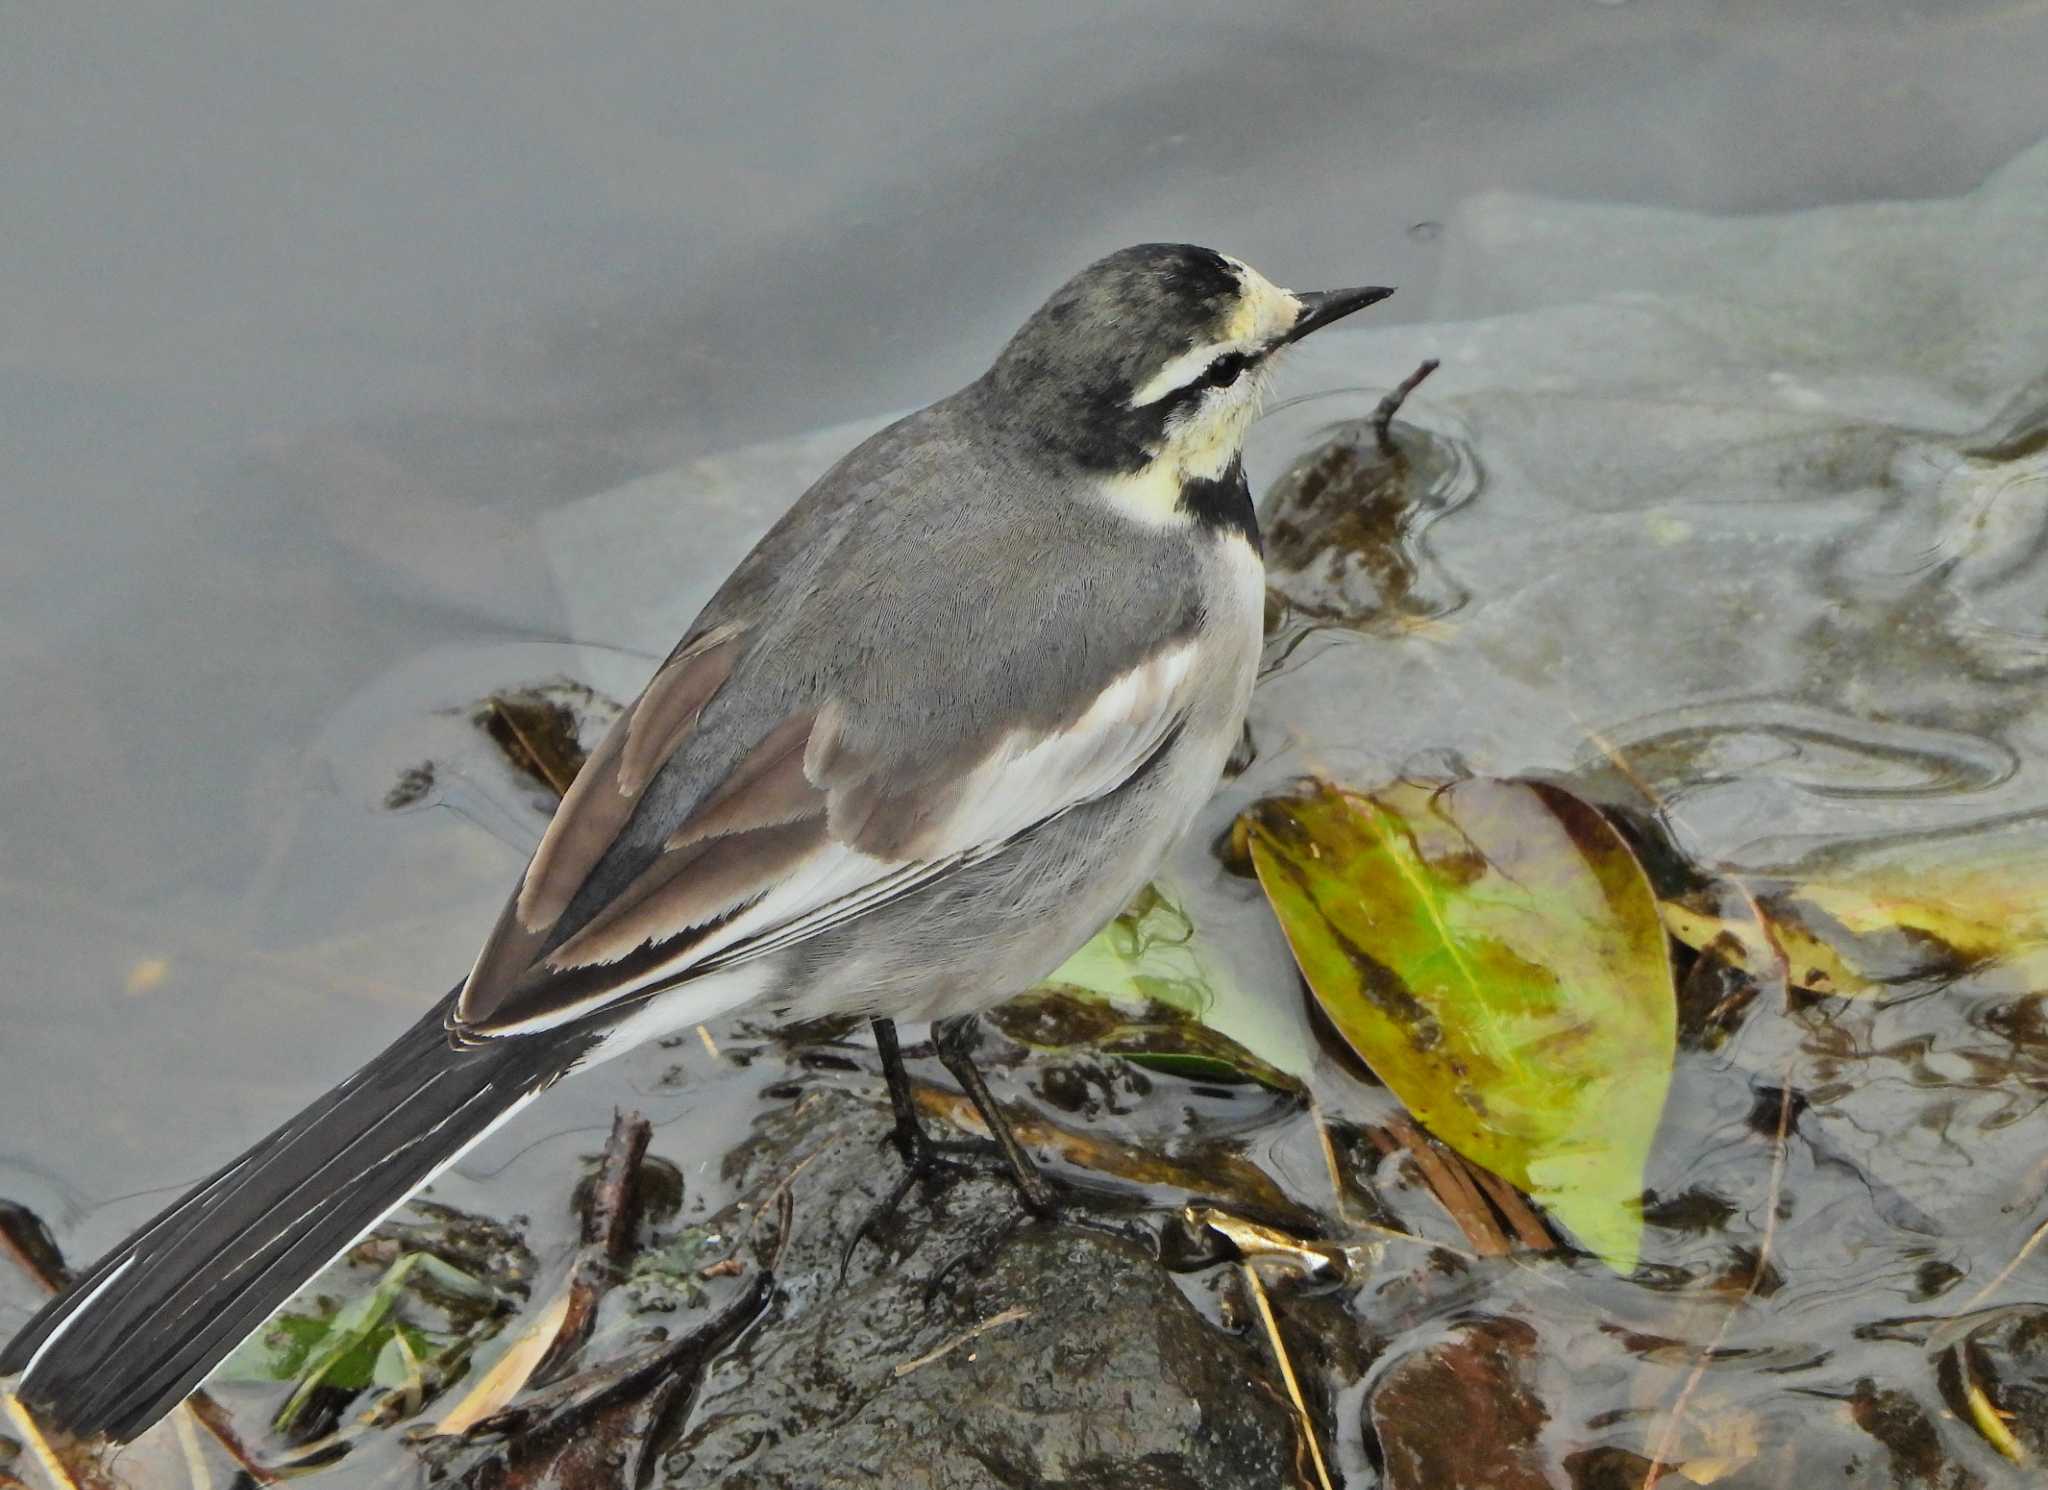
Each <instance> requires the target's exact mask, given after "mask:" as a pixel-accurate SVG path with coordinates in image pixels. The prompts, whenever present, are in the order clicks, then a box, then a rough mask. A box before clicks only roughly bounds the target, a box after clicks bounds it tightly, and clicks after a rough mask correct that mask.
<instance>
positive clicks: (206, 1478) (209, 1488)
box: [171, 1404, 213, 1490]
mask: <svg viewBox="0 0 2048 1490" xmlns="http://www.w3.org/2000/svg"><path fill="white" fill-rule="evenodd" d="M171 1421H172V1422H174V1423H176V1424H177V1425H178V1447H179V1449H181V1450H182V1451H183V1452H184V1455H185V1474H186V1476H187V1477H188V1478H189V1479H190V1480H191V1481H192V1490H213V1471H212V1470H210V1469H208V1468H207V1467H206V1455H205V1454H203V1453H201V1452H200V1449H199V1432H198V1430H197V1429H195V1428H194V1427H193V1426H192V1422H193V1418H192V1414H191V1413H189V1412H187V1411H186V1410H185V1409H184V1407H183V1405H182V1404H181V1405H180V1406H179V1407H178V1410H177V1411H176V1412H173V1413H172V1414H171Z"/></svg>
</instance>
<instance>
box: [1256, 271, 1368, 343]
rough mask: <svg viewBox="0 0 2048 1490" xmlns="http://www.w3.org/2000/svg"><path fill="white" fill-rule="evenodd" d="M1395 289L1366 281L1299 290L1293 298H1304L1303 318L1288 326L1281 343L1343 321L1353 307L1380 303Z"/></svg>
mask: <svg viewBox="0 0 2048 1490" xmlns="http://www.w3.org/2000/svg"><path fill="white" fill-rule="evenodd" d="M1393 293H1394V292H1393V290H1392V288H1391V287H1389V286H1387V285H1365V286H1362V287H1360V288H1358V289H1355V290H1296V291H1294V298H1295V299H1296V300H1299V301H1300V302H1301V319H1300V320H1298V321H1296V322H1295V323H1294V324H1293V325H1292V326H1290V327H1288V328H1287V334H1286V335H1285V336H1283V337H1281V338H1280V344H1281V345H1282V346H1285V345H1287V344H1288V343H1289V342H1297V341H1300V340H1301V339H1302V338H1303V337H1304V336H1307V335H1308V334H1309V333H1310V332H1311V331H1319V330H1321V329H1322V328H1323V327H1325V326H1327V325H1329V324H1330V322H1332V321H1341V320H1343V319H1344V317H1346V316H1348V315H1350V314H1351V312H1353V311H1354V310H1364V309H1365V308H1366V307H1367V306H1368V305H1378V304H1379V303H1380V302H1381V301H1382V300H1384V299H1386V298H1387V297H1388V296H1389V295H1391V294H1393Z"/></svg>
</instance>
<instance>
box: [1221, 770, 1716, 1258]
mask: <svg viewBox="0 0 2048 1490" xmlns="http://www.w3.org/2000/svg"><path fill="white" fill-rule="evenodd" d="M1250 843H1251V851H1252V860H1253V863H1254V865H1255V866H1256V867H1257V870H1258V874H1259V883H1260V884H1261V885H1262V886H1264V888H1265V891H1266V895H1267V897H1268V899H1269V900H1270V901H1271V902H1272V904H1273V909H1274V911H1275V913H1276V914H1277V915H1278V917H1279V919H1280V924H1281V926H1282V928H1283V929H1284V930H1285V931H1286V933H1287V940H1288V943H1289V944H1290V945H1291V946H1292V947H1293V949H1294V955H1295V959H1296V961H1297V962H1298V963H1299V964H1300V966H1301V970H1302V973H1303V975H1304V976H1305V977H1306V978H1307V980H1308V983H1309V986H1310V988H1311V989H1312V990H1313V991H1314V993H1315V995H1316V998H1317V1000H1318V1001H1319V1002H1320V1003H1321V1004H1322V1007H1323V1009H1324V1011H1325V1012H1326V1013H1327V1014H1328V1015H1329V1016H1330V1020H1331V1022H1332V1023H1333V1024H1335V1025H1336V1027H1337V1029H1338V1030H1339V1031H1340V1032H1341V1033H1342V1034H1343V1036H1344V1038H1345V1039H1346V1040H1347V1041H1349V1042H1350V1044H1351V1045H1352V1047H1353V1048H1354V1049H1355V1050H1357V1051H1358V1053H1359V1055H1360V1056H1362V1057H1363V1058H1364V1060H1365V1061H1366V1062H1367V1064H1369V1065H1370V1066H1371V1067H1372V1069H1373V1070H1374V1072H1376V1073H1377V1074H1378V1075H1379V1077H1380V1079H1381V1080H1383V1081H1385V1082H1386V1084H1387V1085H1388V1086H1389V1087H1390V1088H1392V1089H1393V1091H1394V1093H1395V1095H1396V1096H1398V1097H1400V1099H1401V1100H1402V1102H1403V1103H1404V1104H1406V1106H1407V1107H1408V1110H1409V1111H1410V1112H1412V1113H1413V1114H1414V1115H1415V1117H1416V1118H1417V1120H1418V1121H1420V1122H1421V1123H1423V1124H1424V1125H1425V1126H1426V1127H1428V1128H1429V1129H1430V1131H1431V1132H1433V1133H1435V1134H1436V1135H1437V1136H1438V1137H1439V1138H1441V1139H1443V1140H1444V1141H1445V1142H1446V1143H1448V1144H1450V1145H1451V1146H1452V1147H1453V1148H1455V1149H1456V1150H1458V1152H1459V1153H1461V1154H1463V1155H1464V1156H1465V1157H1466V1158H1468V1159H1470V1160H1472V1161H1473V1162H1474V1163H1476V1164H1479V1165H1482V1166H1484V1167H1485V1168H1487V1169H1490V1170H1492V1171H1493V1172H1494V1173H1496V1174H1498V1175H1500V1176H1501V1177H1502V1178H1504V1179H1507V1180H1509V1181H1511V1182H1512V1183H1514V1184H1516V1185H1519V1186H1520V1187H1521V1188H1523V1189H1524V1190H1526V1191H1527V1192H1528V1193H1529V1194H1530V1195H1531V1196H1532V1197H1534V1198H1535V1199H1536V1200H1537V1201H1538V1202H1540V1203H1541V1204H1542V1205H1544V1206H1545V1207H1546V1208H1547V1209H1548V1210H1549V1211H1550V1212H1551V1214H1552V1215H1553V1216H1555V1217H1556V1218H1557V1219H1558V1220H1559V1221H1561V1222H1563V1223H1564V1224H1565V1225H1566V1226H1568V1227H1569V1228H1570V1229H1571V1230H1572V1232H1573V1233H1574V1234H1575V1235H1576V1236H1577V1237H1578V1238H1579V1240H1580V1241H1581V1242H1582V1243H1584V1244H1585V1246H1586V1247H1587V1248H1588V1249H1589V1250H1591V1251H1592V1252H1594V1253H1596V1254H1598V1255H1599V1256H1600V1257H1601V1258H1602V1259H1603V1260H1605V1261H1606V1262H1607V1263H1608V1264H1609V1265H1610V1266H1611V1267H1614V1268H1616V1269H1617V1270H1620V1271H1628V1270H1630V1269H1633V1268H1634V1266H1635V1263H1636V1259H1637V1255H1638V1250H1639V1247H1640V1244H1641V1236H1642V1212H1641V1195H1642V1174H1643V1163H1644V1160H1645V1159H1646V1158H1647V1157H1648V1154H1649V1150H1650V1144H1651V1141H1652V1140H1653V1139H1654V1137H1655V1135H1656V1131H1657V1120H1658V1115H1659V1114H1660V1113H1661V1112H1662V1111H1663V1106H1664V1096H1665V1092H1666V1090H1667V1088H1668V1087H1669V1085H1670V1080H1671V1063H1672V1059H1673V1056H1674V1053H1675V1050H1676V1042H1677V1016H1676V1011H1675V1003H1674V999H1673V994H1672V985H1671V963H1670V955H1669V947H1668V944H1667V943H1666V941H1665V937H1664V929H1663V926H1662V924H1661V923H1660V922H1659V920H1658V917H1657V904H1656V900H1655V898H1654V897H1653V896H1652V894H1651V892H1650V887H1649V883H1648V881H1647V880H1645V878H1644V877H1643V872H1642V868H1641V866H1640V865H1638V864H1637V862H1636V860H1635V856H1634V855H1633V854H1632V853H1631V852H1630V851H1629V848H1628V845H1627V844H1626V843H1624V842H1623V841H1622V839H1621V837H1620V835H1619V834H1617V833H1616V832H1615V831H1614V829H1613V828H1612V827H1610V826H1609V825H1608V823H1607V821H1606V820H1605V819H1604V818H1602V817H1601V816H1600V814H1599V813H1598V812H1596V811H1595V810H1594V809H1593V808H1591V807H1590V806H1588V805H1587V804H1585V803H1584V802H1581V801H1580V800H1579V799H1578V798H1576V797H1574V796H1572V795H1571V794H1569V793H1568V792H1565V791H1563V790H1560V789H1559V788H1557V787H1554V786H1549V785H1546V784H1543V783H1539V782H1527V781H1502V780H1491V779H1485V778H1478V779H1472V780H1466V781H1459V782H1454V783H1452V784H1450V785H1448V786H1443V787H1430V786H1424V785H1417V784H1412V783H1399V784H1396V785H1394V786H1392V787H1389V788H1387V789H1385V790H1384V791H1380V792H1377V793H1374V794H1372V795H1358V794H1354V793H1349V792H1343V791H1338V790H1336V789H1334V788H1328V787H1325V788H1320V789H1318V790H1317V791H1315V792H1314V793H1313V794H1312V795H1309V796H1307V797H1302V798H1295V799H1282V800H1274V801H1269V802H1265V803H1261V804H1260V805H1259V806H1258V807H1257V808H1255V809H1254V810H1253V814H1252V817H1251V830H1250Z"/></svg>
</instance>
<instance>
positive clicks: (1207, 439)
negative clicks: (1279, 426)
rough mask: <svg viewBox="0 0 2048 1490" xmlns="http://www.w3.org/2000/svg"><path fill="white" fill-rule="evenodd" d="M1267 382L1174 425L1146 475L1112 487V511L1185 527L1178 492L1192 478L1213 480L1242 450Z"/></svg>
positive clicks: (1112, 483)
mask: <svg viewBox="0 0 2048 1490" xmlns="http://www.w3.org/2000/svg"><path fill="white" fill-rule="evenodd" d="M1264 389H1265V380H1264V379H1263V378H1260V379H1258V380H1257V381H1256V382H1254V383H1252V384H1251V385H1250V386H1249V387H1247V388H1246V389H1244V390H1243V392H1242V394H1241V395H1240V396H1239V397H1237V398H1234V399H1231V400H1229V401H1228V402H1223V403H1209V404H1205V405H1204V406H1203V409H1202V412H1203V414H1204V416H1205V417H1204V418H1202V419H1199V420H1190V421H1188V422H1187V423H1184V424H1179V425H1175V426H1173V427H1172V429H1171V432H1170V433H1169V434H1168V436H1167V440H1166V443H1165V444H1164V445H1163V446H1161V447H1160V450H1159V454H1158V455H1157V456H1156V457H1154V458H1153V460H1152V462H1151V464H1150V465H1148V466H1146V467H1145V469H1144V470H1142V471H1139V472H1138V473H1136V474H1135V475H1131V476H1119V477H1117V478H1115V479H1114V480H1112V481H1110V482H1108V483H1107V484H1106V486H1105V492H1106V494H1107V496H1108V497H1109V500H1110V503H1111V505H1112V506H1114V507H1116V508H1118V509H1119V510H1120V511H1122V512H1124V513H1126V514H1128V515H1129V516H1131V517H1134V518H1137V519H1138V520H1139V521H1141V522H1145V523H1150V524H1154V525H1165V524H1169V523H1177V522H1184V521H1186V519H1187V514H1186V513H1184V512H1182V511H1181V510H1180V489H1181V486H1182V484H1183V483H1185V482H1187V481H1189V480H1192V479H1206V480H1211V481H1213V480H1215V479H1216V478H1217V477H1219V476H1221V475H1222V474H1223V473H1224V471H1226V470H1228V469H1229V467H1230V462H1231V461H1232V460H1233V459H1234V458H1235V457H1236V456H1237V453H1238V452H1239V451H1240V450H1241V449H1243V448H1244V437H1245V433H1246V431H1248V430H1249V429H1250V428H1251V425H1252V421H1253V420H1254V419H1255V418H1257V417H1258V412H1259V400H1260V398H1261V396H1262V395H1263V393H1264Z"/></svg>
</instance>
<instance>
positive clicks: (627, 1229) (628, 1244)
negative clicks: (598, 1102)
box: [528, 1111, 654, 1386]
mask: <svg viewBox="0 0 2048 1490" xmlns="http://www.w3.org/2000/svg"><path fill="white" fill-rule="evenodd" d="M653 1133H654V1125H653V1124H652V1123H650V1122H648V1121H647V1119H646V1118H644V1117H642V1116H641V1115H640V1114H639V1113H637V1112H623V1111H614V1112H613V1113H612V1131H611V1136H610V1137H609V1138H607V1139H606V1140H605V1145H604V1158H603V1159H602V1160H601V1161H599V1164H598V1168H597V1176H596V1180H595V1182H594V1183H593V1184H592V1185H591V1187H590V1203H589V1205H588V1206H587V1207H585V1209H584V1212H583V1246H582V1248H581V1250H580V1251H579V1252H578V1253H577V1256H576V1265H575V1268H574V1269H573V1271H572V1272H571V1273H570V1275H569V1307H568V1309H567V1311H566V1312H565V1313H564V1314H563V1316H562V1325H561V1328H560V1329H558V1330H556V1331H555V1339H554V1343H553V1344H552V1345H550V1346H549V1347H548V1353H547V1354H546V1355H545V1356H543V1357H541V1362H540V1365H538V1366H537V1367H535V1368H534V1372H533V1375H532V1377H531V1378H529V1381H528V1385H530V1386H539V1385H542V1384H544V1383H546V1382H549V1381H552V1380H554V1379H555V1378H556V1377H557V1376H560V1375H561V1374H562V1369H563V1367H564V1366H565V1365H566V1364H567V1363H568V1360H569V1358H570V1357H571V1356H573V1355H575V1354H576V1352H577V1351H578V1350H581V1349H582V1348H583V1342H584V1341H585V1340H587V1339H589V1338H590V1331H591V1328H592V1327H593V1326H594V1325H595V1324H596V1323H597V1306H598V1304H599V1303H600V1302H601V1301H602V1300H603V1298H604V1296H605V1295H606V1294H607V1293H609V1292H610V1291H611V1286H612V1282H613V1280H614V1279H615V1278H616V1277H617V1276H618V1271H619V1269H620V1267H622V1266H623V1265H624V1264H625V1262H626V1259H627V1257H628V1256H629V1255H630V1254H631V1252H632V1250H633V1229H634V1227H635V1226H637V1225H638V1224H639V1220H640V1185H639V1179H640V1161H641V1160H642V1159H643V1158H645V1157H646V1155H647V1140H648V1139H649V1138H650V1137H651V1136H652V1135H653Z"/></svg>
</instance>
